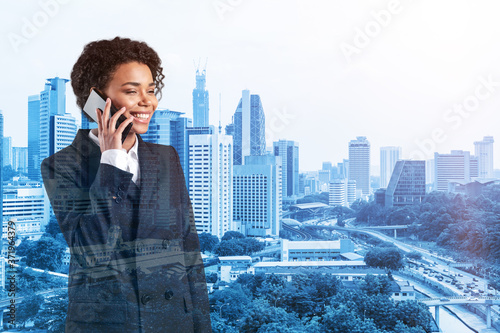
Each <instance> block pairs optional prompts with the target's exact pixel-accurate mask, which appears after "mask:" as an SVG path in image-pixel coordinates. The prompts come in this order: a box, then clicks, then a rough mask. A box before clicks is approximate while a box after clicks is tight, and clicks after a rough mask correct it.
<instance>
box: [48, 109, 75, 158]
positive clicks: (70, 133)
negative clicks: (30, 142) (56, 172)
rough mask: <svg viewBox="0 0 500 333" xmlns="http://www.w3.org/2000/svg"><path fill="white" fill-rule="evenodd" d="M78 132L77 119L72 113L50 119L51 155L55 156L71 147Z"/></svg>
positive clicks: (57, 115)
mask: <svg viewBox="0 0 500 333" xmlns="http://www.w3.org/2000/svg"><path fill="white" fill-rule="evenodd" d="M76 131H77V129H76V119H75V118H74V117H73V116H72V115H71V114H70V113H66V114H63V115H59V114H56V115H54V116H52V117H51V119H50V140H49V142H50V148H49V154H50V155H53V154H55V153H57V152H58V151H59V150H61V149H63V148H65V147H67V146H69V145H70V144H71V143H72V142H73V139H74V138H75V136H76ZM50 155H49V156H50Z"/></svg>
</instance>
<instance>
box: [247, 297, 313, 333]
mask: <svg viewBox="0 0 500 333" xmlns="http://www.w3.org/2000/svg"><path fill="white" fill-rule="evenodd" d="M300 326H301V322H300V320H299V319H298V318H297V316H296V315H295V314H294V313H293V312H292V313H288V312H287V311H285V310H284V309H281V308H273V307H271V306H270V305H269V303H268V302H267V301H266V300H263V299H257V300H255V301H254V302H252V306H251V307H250V308H249V309H248V310H247V311H246V313H245V316H244V317H243V319H242V323H241V327H240V331H241V332H282V333H286V332H297V330H300V328H301V327H300ZM295 329H296V330H295ZM300 331H301V332H303V331H302V330H300Z"/></svg>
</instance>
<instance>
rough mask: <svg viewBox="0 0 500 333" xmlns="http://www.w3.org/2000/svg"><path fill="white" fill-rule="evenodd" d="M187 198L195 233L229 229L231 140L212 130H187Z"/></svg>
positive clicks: (231, 169)
mask: <svg viewBox="0 0 500 333" xmlns="http://www.w3.org/2000/svg"><path fill="white" fill-rule="evenodd" d="M188 137H189V196H190V198H191V202H192V205H193V212H194V219H195V221H196V228H197V230H198V232H200V233H201V232H208V233H210V234H212V235H215V236H217V237H219V238H220V237H222V236H223V235H224V233H225V232H226V231H230V230H232V228H233V223H232V218H233V202H232V200H233V198H232V194H233V186H232V183H233V176H232V173H233V138H232V137H231V136H229V135H224V134H222V133H220V132H217V131H215V129H214V127H213V126H209V127H194V128H188Z"/></svg>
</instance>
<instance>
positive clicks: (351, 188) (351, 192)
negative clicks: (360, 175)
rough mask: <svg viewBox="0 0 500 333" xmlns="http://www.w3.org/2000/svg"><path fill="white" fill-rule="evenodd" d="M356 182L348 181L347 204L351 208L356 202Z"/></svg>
mask: <svg viewBox="0 0 500 333" xmlns="http://www.w3.org/2000/svg"><path fill="white" fill-rule="evenodd" d="M356 199H357V197H356V181H355V180H348V181H347V204H348V205H349V206H351V204H352V203H353V202H354V201H356Z"/></svg>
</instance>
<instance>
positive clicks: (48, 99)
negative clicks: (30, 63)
mask: <svg viewBox="0 0 500 333" xmlns="http://www.w3.org/2000/svg"><path fill="white" fill-rule="evenodd" d="M68 81H69V80H67V79H61V78H59V77H55V78H51V79H47V81H46V82H45V88H44V90H43V91H42V92H41V93H40V95H39V96H38V95H34V96H29V97H28V176H29V178H30V179H31V180H37V181H39V180H41V174H40V164H41V162H42V161H43V159H44V158H46V157H49V156H50V155H51V154H53V153H55V152H57V150H58V149H57V148H55V146H56V145H57V144H56V142H57V141H59V142H60V141H61V140H63V141H64V143H65V144H66V145H67V143H68V142H69V143H71V141H72V140H73V138H74V136H75V135H76V126H75V127H74V134H69V133H68V129H67V128H66V126H67V125H69V124H68V122H71V120H68V119H69V118H68V117H70V118H72V119H73V121H74V118H73V117H72V116H71V115H69V114H66V83H67V82H68ZM55 116H62V117H63V118H68V119H67V120H65V121H62V119H60V120H61V121H62V122H63V123H64V124H62V123H61V126H64V127H65V130H64V133H61V132H58V130H59V129H60V128H56V127H57V126H56V125H55V123H54V117H55ZM56 123H58V122H57V121H56ZM69 126H70V127H71V125H69ZM59 134H61V135H63V137H64V138H61V137H59V138H58V137H57V136H58V135H59ZM70 135H72V138H71V140H69V136H70Z"/></svg>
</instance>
